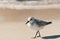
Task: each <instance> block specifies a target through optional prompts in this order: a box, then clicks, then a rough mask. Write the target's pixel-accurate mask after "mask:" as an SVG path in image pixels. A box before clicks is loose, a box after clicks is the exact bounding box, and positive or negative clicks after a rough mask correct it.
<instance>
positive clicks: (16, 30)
mask: <svg viewBox="0 0 60 40" xmlns="http://www.w3.org/2000/svg"><path fill="white" fill-rule="evenodd" d="M29 16H33V17H36V18H38V19H41V20H45V21H52V24H50V25H47V26H45V27H44V29H42V30H41V31H40V32H41V36H42V37H47V38H48V39H46V38H45V39H42V38H40V37H38V38H36V39H32V37H34V35H35V32H36V31H35V30H33V29H30V28H28V27H27V25H25V21H26V19H27V18H28V17H29ZM48 36H50V37H48ZM0 40H60V9H39V10H33V9H30V10H29V9H28V10H15V9H2V8H0Z"/></svg>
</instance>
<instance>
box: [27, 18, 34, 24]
mask: <svg viewBox="0 0 60 40" xmlns="http://www.w3.org/2000/svg"><path fill="white" fill-rule="evenodd" d="M32 20H34V17H28V19H27V22H26V24H27V23H29V22H30V21H32Z"/></svg>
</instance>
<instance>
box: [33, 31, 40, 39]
mask: <svg viewBox="0 0 60 40" xmlns="http://www.w3.org/2000/svg"><path fill="white" fill-rule="evenodd" d="M38 33H39V30H38V31H37V32H36V35H35V37H34V38H36V37H37V34H38ZM39 36H40V34H39Z"/></svg>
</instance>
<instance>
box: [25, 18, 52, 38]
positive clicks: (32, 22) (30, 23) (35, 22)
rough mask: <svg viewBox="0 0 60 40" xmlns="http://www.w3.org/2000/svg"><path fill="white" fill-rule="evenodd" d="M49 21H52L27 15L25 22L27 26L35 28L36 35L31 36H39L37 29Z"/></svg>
mask: <svg viewBox="0 0 60 40" xmlns="http://www.w3.org/2000/svg"><path fill="white" fill-rule="evenodd" d="M51 23H52V22H46V21H43V20H39V19H36V18H34V17H28V19H27V22H26V24H27V26H28V27H30V28H33V29H36V30H37V32H36V35H35V36H34V37H33V38H36V37H41V35H40V32H39V30H40V29H42V28H43V27H44V26H46V25H48V24H51ZM37 34H38V36H37Z"/></svg>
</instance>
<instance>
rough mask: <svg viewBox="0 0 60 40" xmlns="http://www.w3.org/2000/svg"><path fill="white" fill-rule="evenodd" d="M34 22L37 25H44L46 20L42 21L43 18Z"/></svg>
mask: <svg viewBox="0 0 60 40" xmlns="http://www.w3.org/2000/svg"><path fill="white" fill-rule="evenodd" d="M35 22H36V24H37V25H38V26H44V25H46V24H47V23H48V22H46V21H43V20H35Z"/></svg>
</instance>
